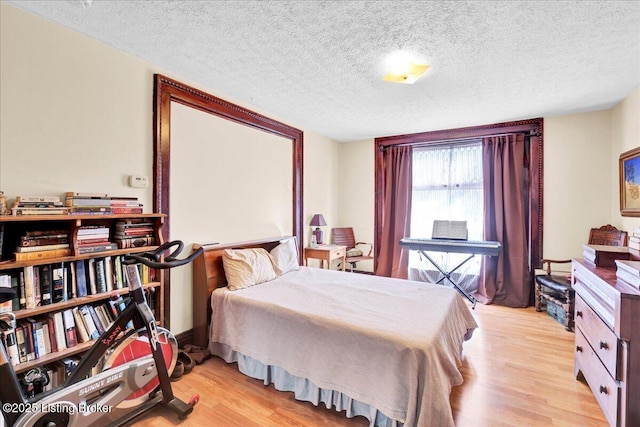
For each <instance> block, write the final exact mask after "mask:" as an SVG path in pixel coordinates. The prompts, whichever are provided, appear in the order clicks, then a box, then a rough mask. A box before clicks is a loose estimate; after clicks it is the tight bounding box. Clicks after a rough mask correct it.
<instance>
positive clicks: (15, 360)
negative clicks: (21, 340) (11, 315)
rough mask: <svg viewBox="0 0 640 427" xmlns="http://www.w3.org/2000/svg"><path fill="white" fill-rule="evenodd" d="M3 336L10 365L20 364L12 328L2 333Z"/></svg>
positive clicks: (14, 332)
mask: <svg viewBox="0 0 640 427" xmlns="http://www.w3.org/2000/svg"><path fill="white" fill-rule="evenodd" d="M2 335H3V336H4V343H5V348H6V349H7V356H9V361H10V362H11V365H13V366H17V365H18V364H19V363H20V353H19V351H18V342H17V339H16V331H15V329H14V328H10V329H8V330H6V331H3V332H2Z"/></svg>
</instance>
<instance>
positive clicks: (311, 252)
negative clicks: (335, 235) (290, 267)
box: [304, 245, 347, 271]
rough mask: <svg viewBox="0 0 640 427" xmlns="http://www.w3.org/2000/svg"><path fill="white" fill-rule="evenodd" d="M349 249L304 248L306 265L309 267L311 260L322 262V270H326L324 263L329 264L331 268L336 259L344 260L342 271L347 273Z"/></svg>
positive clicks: (320, 246)
mask: <svg viewBox="0 0 640 427" xmlns="http://www.w3.org/2000/svg"><path fill="white" fill-rule="evenodd" d="M346 255H347V247H346V246H340V245H318V246H317V247H315V248H304V265H306V266H308V265H309V258H315V259H319V260H320V268H324V262H325V261H326V262H327V268H328V269H330V268H331V261H333V260H334V259H341V260H342V271H345V270H344V268H345V264H346Z"/></svg>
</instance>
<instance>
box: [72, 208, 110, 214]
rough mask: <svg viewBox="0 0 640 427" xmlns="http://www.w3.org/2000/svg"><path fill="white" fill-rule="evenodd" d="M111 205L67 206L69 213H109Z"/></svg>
mask: <svg viewBox="0 0 640 427" xmlns="http://www.w3.org/2000/svg"><path fill="white" fill-rule="evenodd" d="M112 213H113V211H112V209H111V207H110V206H109V207H80V206H74V207H72V208H69V215H111V214H112Z"/></svg>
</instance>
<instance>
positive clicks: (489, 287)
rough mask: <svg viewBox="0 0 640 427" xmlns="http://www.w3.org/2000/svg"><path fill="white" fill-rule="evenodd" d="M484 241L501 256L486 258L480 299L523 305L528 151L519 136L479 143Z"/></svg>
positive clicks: (526, 286) (526, 272) (526, 280)
mask: <svg viewBox="0 0 640 427" xmlns="http://www.w3.org/2000/svg"><path fill="white" fill-rule="evenodd" d="M482 142H483V148H482V167H483V174H484V177H483V179H484V239H485V240H497V241H498V242H500V243H501V244H502V253H501V254H500V255H499V256H497V257H495V256H494V257H484V260H483V269H482V280H481V281H480V285H479V286H478V291H477V295H476V297H477V298H478V300H479V301H481V302H483V303H485V304H490V303H496V304H500V305H505V306H509V307H527V306H528V305H529V297H530V293H531V279H530V275H529V267H528V266H529V263H528V259H529V256H528V251H527V246H528V245H527V220H526V216H525V215H526V209H525V199H526V196H525V194H526V193H525V173H526V170H525V164H526V151H525V141H524V135H523V134H513V135H503V136H493V137H487V138H484V139H483V141H482Z"/></svg>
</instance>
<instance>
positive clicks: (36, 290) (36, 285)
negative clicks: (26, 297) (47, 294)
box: [33, 266, 42, 307]
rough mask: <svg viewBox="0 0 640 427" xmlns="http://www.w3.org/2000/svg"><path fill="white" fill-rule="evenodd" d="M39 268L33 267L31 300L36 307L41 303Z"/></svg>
mask: <svg viewBox="0 0 640 427" xmlns="http://www.w3.org/2000/svg"><path fill="white" fill-rule="evenodd" d="M40 280H41V279H40V267H39V266H34V267H33V299H34V301H35V304H36V307H38V306H40V303H41V302H42V288H41V287H40Z"/></svg>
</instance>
